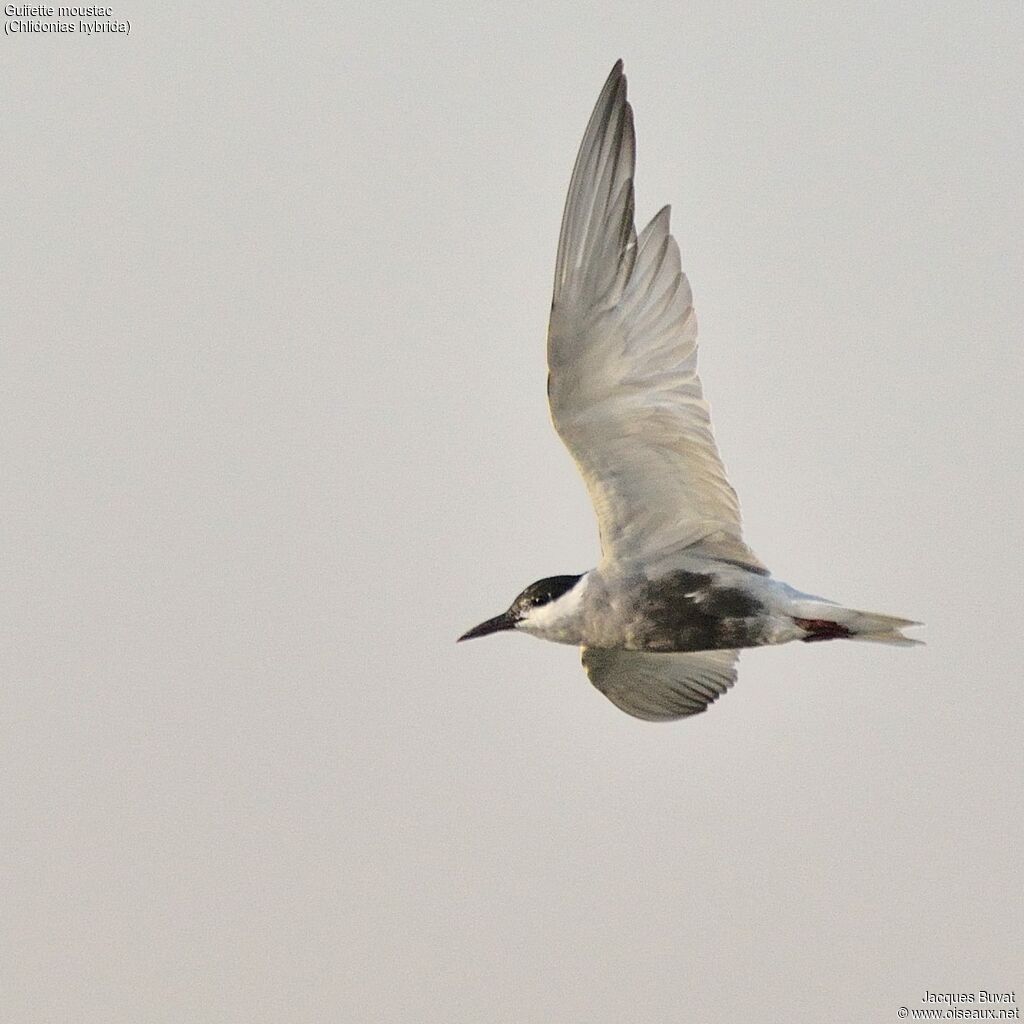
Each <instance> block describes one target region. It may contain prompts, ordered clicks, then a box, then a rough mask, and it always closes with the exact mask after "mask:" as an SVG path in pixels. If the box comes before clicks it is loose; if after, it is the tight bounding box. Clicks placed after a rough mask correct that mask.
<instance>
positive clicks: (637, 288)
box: [548, 61, 765, 572]
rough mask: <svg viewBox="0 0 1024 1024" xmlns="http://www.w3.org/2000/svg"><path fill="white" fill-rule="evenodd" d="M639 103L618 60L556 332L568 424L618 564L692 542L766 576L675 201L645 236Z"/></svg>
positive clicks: (583, 187)
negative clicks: (709, 376) (724, 434)
mask: <svg viewBox="0 0 1024 1024" xmlns="http://www.w3.org/2000/svg"><path fill="white" fill-rule="evenodd" d="M634 162H635V137H634V134H633V111H632V108H631V107H630V105H629V103H628V102H627V101H626V79H625V76H624V75H623V73H622V61H619V62H618V63H617V64H616V65H615V67H614V68H613V69H612V73H611V74H610V75H609V76H608V81H607V82H606V83H605V86H604V89H603V90H602V92H601V96H600V98H599V99H598V101H597V106H596V107H595V108H594V113H593V114H592V115H591V118H590V123H589V124H588V125H587V131H586V134H585V135H584V136H583V142H582V144H581V145H580V151H579V155H578V156H577V158H576V166H575V167H574V169H573V173H572V180H571V182H570V183H569V196H568V199H567V200H566V204H565V212H564V214H563V215H562V230H561V235H560V237H559V241H558V259H557V262H556V267H555V289H554V299H553V302H552V307H551V323H550V327H549V331H548V367H549V370H550V376H549V378H548V397H549V401H550V404H551V416H552V419H553V420H554V424H555V429H556V430H557V431H558V433H559V436H560V437H561V438H562V440H563V441H564V442H565V445H566V447H567V448H568V449H569V452H570V453H571V454H572V456H573V458H574V459H575V460H576V463H577V465H578V466H579V468H580V472H581V473H582V474H583V479H584V481H585V482H586V485H587V489H588V490H589V492H590V498H591V501H592V502H593V504H594V509H595V511H596V513H597V519H598V525H599V528H600V532H601V546H602V549H603V552H604V556H605V558H606V559H611V560H628V559H631V558H636V557H638V556H640V557H645V556H646V558H648V559H649V558H651V557H653V556H655V555H658V554H666V555H668V554H671V553H673V552H674V551H677V550H681V549H683V548H687V547H691V546H694V545H696V546H699V547H700V548H701V549H702V550H703V551H704V552H705V553H707V554H709V555H713V556H716V557H720V558H727V559H729V560H732V561H736V562H739V563H741V564H743V565H747V566H749V567H750V568H752V569H755V570H758V571H762V572H763V571H765V569H764V566H763V565H762V564H761V563H760V562H759V561H758V559H757V557H756V556H755V555H754V554H753V552H752V551H751V550H750V549H749V548H748V547H747V546H746V545H745V544H744V543H743V540H742V537H741V531H740V512H739V504H738V502H737V500H736V493H735V491H733V489H732V487H731V486H730V485H729V481H728V480H727V479H726V476H725V469H724V467H723V466H722V461H721V459H720V457H719V455H718V449H717V447H716V446H715V439H714V436H713V435H712V433H711V419H710V415H709V410H708V404H707V402H705V401H704V397H703V392H702V390H701V383H700V378H699V377H698V376H697V321H696V318H695V316H694V312H693V306H692V303H691V294H690V286H689V283H688V282H687V280H686V277H685V275H684V274H683V273H682V271H681V269H680V264H679V248H678V246H677V245H676V243H675V240H674V239H673V238H672V235H671V234H670V233H669V208H668V207H667V206H666V207H665V208H664V209H662V210H661V211H660V212H659V213H658V214H657V215H656V216H655V217H654V219H653V220H652V221H651V222H650V224H648V225H647V227H646V228H644V230H643V231H642V232H641V234H640V237H639V238H637V235H636V228H635V226H634V223H633V169H634Z"/></svg>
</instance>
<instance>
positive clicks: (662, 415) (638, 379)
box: [459, 60, 919, 721]
mask: <svg viewBox="0 0 1024 1024" xmlns="http://www.w3.org/2000/svg"><path fill="white" fill-rule="evenodd" d="M635 150H636V140H635V136H634V132H633V110H632V107H631V106H630V105H629V103H628V102H627V100H626V77H625V75H624V74H623V71H622V61H621V60H620V61H618V62H617V63H616V65H615V67H614V68H612V71H611V74H610V75H609V76H608V80H607V81H606V82H605V85H604V88H603V89H602V90H601V95H600V96H599V97H598V100H597V105H596V106H595V107H594V112H593V114H592V115H591V118H590V122H589V124H588V125H587V130H586V132H585V134H584V136H583V142H582V143H581V144H580V150H579V154H578V156H577V157H576V165H575V167H574V168H573V172H572V179H571V180H570V182H569V195H568V198H567V199H566V203H565V212H564V213H563V214H562V230H561V233H560V235H559V239H558V256H557V258H556V262H555V287H554V297H553V300H552V304H551V322H550V325H549V328H548V369H549V375H548V400H549V403H550V406H551V418H552V420H553V421H554V425H555V429H556V430H557V431H558V434H559V436H560V437H561V439H562V441H563V442H564V443H565V445H566V447H567V448H568V449H569V452H570V454H571V455H572V457H573V458H574V459H575V461H576V464H577V466H578V467H579V470H580V473H581V474H582V476H583V479H584V481H585V483H586V485H587V490H588V492H589V493H590V499H591V501H592V502H593V505H594V510H595V512H596V513H597V520H598V526H599V530H600V536H601V561H600V563H599V564H598V566H597V567H596V568H595V569H592V570H590V572H585V573H582V574H579V575H566V576H551V577H548V578H547V579H543V580H538V581H537V582H536V583H532V584H531V585H530V586H528V587H527V588H526V589H525V590H524V591H523V592H522V593H521V594H520V595H519V596H518V597H517V598H516V599H515V600H514V601H513V602H512V604H511V606H510V607H509V608H508V610H507V611H504V612H502V613H501V614H500V615H498V616H496V617H494V618H492V619H488V620H487V621H486V622H482V623H480V625H479V626H475V627H474V628H473V629H471V630H469V631H468V632H467V633H465V634H463V636H461V637H459V639H460V640H470V639H472V638H474V637H480V636H486V635H487V634H489V633H496V632H498V631H500V630H519V631H521V632H524V633H529V634H531V635H533V636H537V637H540V638H542V639H545V640H552V641H555V642H556V643H563V644H573V645H575V646H579V647H580V648H581V649H582V655H583V667H584V668H585V669H586V671H587V674H588V676H589V677H590V681H591V682H592V683H593V684H594V686H596V687H597V689H598V690H600V691H601V692H602V693H603V694H604V695H605V696H606V697H607V698H608V699H609V700H611V701H612V702H613V703H614V704H616V705H617V706H618V707H620V708H621V709H622V710H623V711H625V712H627V713H628V714H630V715H634V716H635V717H637V718H642V719H647V720H651V721H662V720H668V719H674V718H682V717H685V716H687V715H693V714H697V713H698V712H701V711H704V710H705V709H706V708H707V707H708V706H709V705H710V704H711V703H712V702H713V701H715V700H716V699H717V698H718V697H720V696H721V695H722V694H723V693H725V691H726V690H727V689H728V688H729V687H730V686H732V684H733V683H734V682H735V680H736V662H737V659H738V657H739V655H738V651H739V649H740V648H743V647H760V646H762V645H765V644H782V643H788V642H789V641H790V640H802V641H804V642H811V641H819V640H835V639H840V638H842V639H851V640H871V641H876V642H879V643H888V644H902V645H910V644H915V643H918V642H919V641H916V640H913V639H911V638H909V637H907V636H905V635H904V634H903V632H902V628H903V627H905V626H915V625H919V623H916V622H912V621H911V620H909V619H899V618H895V617H893V616H889V615H876V614H873V613H869V612H861V611H855V610H853V609H852V608H845V607H843V606H842V605H839V604H836V603H834V602H832V601H826V600H824V599H823V598H819V597H813V596H812V595H810V594H804V593H801V592H800V591H799V590H796V589H794V588H793V587H791V586H789V585H788V584H786V583H783V582H782V581H781V580H776V579H774V578H773V577H772V576H771V574H770V573H769V571H768V569H767V568H765V566H764V565H763V564H762V563H761V561H760V560H759V559H758V557H757V556H756V555H755V554H754V553H753V551H751V550H750V548H749V547H747V545H746V544H745V543H744V541H743V536H742V531H741V528H740V510H739V504H738V502H737V500H736V492H735V491H734V490H733V489H732V487H731V486H730V484H729V481H728V480H727V479H726V475H725V469H724V467H723V466H722V460H721V458H720V456H719V454H718V448H717V446H716V445H715V439H714V436H713V434H712V432H711V419H710V415H709V410H708V404H707V402H706V401H705V400H704V396H703V391H702V388H701V382H700V378H699V377H698V375H697V321H696V319H695V316H694V311H693V304H692V296H691V293H690V285H689V283H688V282H687V280H686V275H685V274H683V272H682V270H681V268H680V263H679V248H678V246H677V245H676V242H675V239H674V238H673V237H672V235H671V233H670V231H669V207H667V206H666V207H664V208H663V209H662V210H660V211H659V212H658V213H657V214H655V216H654V219H653V220H652V221H651V222H650V223H649V224H648V225H647V227H645V228H644V229H643V230H642V231H641V232H640V233H639V235H638V234H637V231H636V226H635V224H634V222H633V171H634V164H635V156H636V152H635Z"/></svg>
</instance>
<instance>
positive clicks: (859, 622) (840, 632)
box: [790, 601, 923, 647]
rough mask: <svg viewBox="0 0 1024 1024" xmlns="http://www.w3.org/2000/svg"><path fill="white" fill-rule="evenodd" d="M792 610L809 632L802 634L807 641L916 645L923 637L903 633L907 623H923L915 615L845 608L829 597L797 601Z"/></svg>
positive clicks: (799, 622)
mask: <svg viewBox="0 0 1024 1024" xmlns="http://www.w3.org/2000/svg"><path fill="white" fill-rule="evenodd" d="M790 614H791V615H792V616H793V621H794V622H795V623H796V624H797V625H798V626H799V627H800V628H801V629H802V630H804V632H805V633H806V635H805V636H802V637H800V639H801V640H803V641H804V642H805V643H810V642H812V641H814V640H839V639H843V640H869V641H871V642H872V643H876V644H894V645H897V646H900V647H915V646H917V645H919V644H921V643H923V641H922V640H914V639H913V638H912V637H909V636H904V634H903V630H904V629H905V628H906V627H908V626H920V625H921V623H920V622H914V621H913V619H900V618H897V617H896V616H895V615H878V614H876V613H875V612H860V611H857V610H856V609H854V608H844V607H843V606H842V605H839V604H832V603H831V602H830V601H794V602H793V605H792V607H791V611H790Z"/></svg>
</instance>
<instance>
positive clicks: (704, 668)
mask: <svg viewBox="0 0 1024 1024" xmlns="http://www.w3.org/2000/svg"><path fill="white" fill-rule="evenodd" d="M738 659H739V655H738V654H737V653H736V651H694V652H692V653H691V652H687V653H685V654H649V653H647V652H645V651H620V650H606V649H604V648H598V647H584V648H583V667H584V668H585V669H586V670H587V675H588V676H590V681H591V682H592V683H593V684H594V685H595V686H596V687H597V688H598V689H599V690H600V691H601V692H602V693H603V694H604V695H605V696H606V697H607V698H608V699H609V700H610V701H611V702H612V703H613V704H615V705H616V706H617V707H620V708H622V710H623V711H625V712H626V714H627V715H632V716H633V717H634V718H643V719H645V720H646V721H648V722H667V721H669V720H671V719H673V718H685V717H686V716H687V715H697V714H700V712H702V711H706V710H707V708H708V705H710V704H711V703H712V702H713V701H716V700H718V698H719V697H721V696H722V694H723V693H725V691H726V690H728V689H729V687H730V686H732V684H733V683H734V682H736V662H737V660H738Z"/></svg>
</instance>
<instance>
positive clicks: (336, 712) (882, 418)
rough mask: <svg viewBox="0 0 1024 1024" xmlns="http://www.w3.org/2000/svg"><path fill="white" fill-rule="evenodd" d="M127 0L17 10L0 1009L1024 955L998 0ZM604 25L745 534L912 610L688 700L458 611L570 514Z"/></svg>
mask: <svg viewBox="0 0 1024 1024" xmlns="http://www.w3.org/2000/svg"><path fill="white" fill-rule="evenodd" d="M115 16H124V17H127V18H129V19H130V20H131V23H132V31H131V34H130V35H129V36H128V37H127V38H125V37H123V36H120V37H119V36H107V37H98V38H85V37H80V36H75V37H64V38H54V37H42V36H34V37H27V36H22V37H5V38H4V40H3V41H2V44H0V45H2V60H0V85H2V95H3V113H2V123H3V143H2V146H0V172H2V173H0V209H2V211H3V213H2V225H3V227H2V238H3V243H2V244H3V252H4V259H3V265H4V272H3V274H2V275H0V524H2V533H0V544H2V553H0V573H2V586H0V678H2V689H0V821H2V822H3V827H2V835H3V838H2V840H0V876H2V878H3V888H4V891H5V894H6V895H5V897H4V901H3V902H4V910H3V913H2V915H0V929H2V934H0V949H2V950H3V953H2V955H0V1018H2V1019H3V1020H5V1021H7V1020H9V1021H17V1022H19V1024H35V1022H47V1024H49V1022H56V1021H69V1022H70V1021H73V1022H76V1024H77V1022H97V1024H99V1022H103V1024H110V1022H114V1021H116V1022H132V1024H136V1022H175V1024H177V1022H181V1021H201V1022H211V1024H213V1022H218V1024H220V1022H246V1024H249V1022H262V1021H266V1022H279V1021H288V1022H307V1021H308V1022H320V1021H325V1022H326V1021H332V1022H333V1021H379V1022H412V1021H415V1022H417V1024H426V1022H467V1024H468V1022H474V1024H475V1022H482V1021H495V1022H497V1021H502V1022H515V1024H519V1022H530V1024H533V1022H537V1024H542V1022H588V1024H612V1022H620V1021H642V1022H655V1021H658V1022H660V1021H701V1022H711V1024H718V1022H722V1024H726V1022H735V1021H758V1022H761V1021H786V1022H812V1021H814V1022H817V1021H821V1020H825V1019H827V1020H830V1021H837V1022H849V1024H864V1022H869V1021H890V1020H895V1019H896V1016H895V1015H896V1011H897V1008H898V1007H900V1006H901V1005H908V1006H911V1007H913V1006H917V1005H920V1003H919V1000H920V998H921V996H922V994H923V993H924V991H925V990H926V989H930V990H932V991H940V992H977V991H978V990H979V989H980V988H986V989H989V990H1015V991H1016V992H1017V996H1018V999H1024V971H1022V967H1021V964H1022V959H1021V955H1020V954H1021V950H1022V948H1024V913H1022V911H1024V907H1022V899H1021V894H1022V881H1024V878H1022V869H1021V857H1020V850H1021V843H1022V839H1024V836H1022V831H1024V829H1022V821H1024V808H1022V797H1021V793H1022V779H1024V771H1022V769H1024V754H1022V751H1024V743H1022V741H1021V731H1022V730H1021V723H1022V710H1024V707H1022V691H1021V665H1022V654H1024V650H1022V647H1024V645H1022V641H1021V625H1020V606H1021V596H1022V593H1021V589H1022V588H1021V579H1022V570H1024V565H1022V561H1024V559H1022V555H1021V550H1022V541H1024V536H1022V532H1024V531H1022V528H1021V524H1020V504H1021V498H1022V473H1021V441H1022V425H1024V419H1022V413H1021V398H1020V395H1021V382H1022V371H1024V361H1022V358H1021V335H1022V329H1024V317H1022V304H1021V299H1020V292H1021V281H1022V276H1024V275H1022V271H1024V266H1022V262H1024V261H1022V247H1021V237H1022V234H1024V217H1022V204H1021V184H1020V183H1021V162H1022V156H1024V147H1022V137H1021V129H1020V125H1021V89H1022V85H1024V82H1022V78H1024V75H1022V63H1021V52H1022V45H1024V14H1022V12H1021V8H1020V5H1019V4H1016V3H1013V4H1010V3H995V4H987V5H979V4H970V5H963V4H940V5H936V4H923V3H922V4H875V3H872V4H866V5H839V4H835V3H826V4H820V5H811V4H798V3H782V4H776V5H769V6H763V5H752V4H741V3H717V2H716V3H711V2H702V3H686V4H679V3H663V4H657V3H643V2H642V3H637V4H633V5H627V6H623V5H613V4H609V3H591V4H576V5H573V6H572V7H571V8H570V7H569V6H567V5H563V6H561V7H557V8H555V7H551V6H549V5H539V4H525V5H523V4H521V5H516V4H508V5H490V6H487V5H481V4H479V3H475V2H474V3H455V4H448V5H446V6H445V8H444V9H443V10H442V9H441V8H439V7H438V5H436V4H408V3H407V4H398V5H390V6H389V5H360V6H353V5H351V4H342V5H340V6H336V5H328V4H322V5H304V6H301V7H299V6H294V5H270V6H260V7H249V8H238V7H229V6H227V5H213V6H210V5H205V4H202V5H201V4H170V5H156V4H152V3H138V2H132V3H130V4H128V5H126V6H123V7H120V6H119V7H116V8H115ZM619 56H622V57H624V58H625V61H626V71H627V74H628V75H629V78H630V94H631V99H632V102H633V104H634V107H635V110H636V119H637V132H638V177H637V209H638V218H639V219H641V220H646V218H648V217H649V216H650V215H652V214H653V213H654V212H655V210H656V209H657V208H658V207H659V206H660V205H661V204H662V203H665V202H671V203H672V204H673V207H674V224H675V230H676V234H677V236H678V238H679V241H680V245H681V248H682V252H683V260H684V266H685V267H686V268H687V270H688V272H689V276H690V280H691V283H692V285H693V290H694V294H695V301H696V305H697V311H698V316H699V318H700V323H701V340H702V349H701V367H702V373H703V377H704V382H705V387H706V390H707V393H708V397H709V398H710V400H711V402H712V405H713V409H714V415H715V424H716V432H717V436H718V440H719V444H720V446H721V448H722V451H723V455H724V457H725V460H726V463H727V465H728V466H729V469H730V473H731V476H732V480H733V483H734V484H735V486H736V488H737V490H738V492H739V495H740V498H741V500H742V502H743V507H744V513H745V523H746V530H747V537H748V540H749V542H750V544H751V545H752V547H753V548H754V550H755V551H757V552H758V554H759V555H760V556H761V557H762V558H763V559H764V560H765V561H766V562H767V564H768V565H769V566H771V567H772V569H773V571H774V572H775V573H776V574H777V575H778V576H780V577H781V578H783V579H786V580H788V581H789V582H791V583H793V584H795V585H797V586H799V587H801V588H802V589H805V590H809V591H811V592H815V593H822V594H824V595H826V596H828V597H831V598H834V599H836V600H840V601H843V602H844V603H847V604H850V605H853V606H854V607H860V608H865V609H869V610H872V611H880V612H891V613H893V614H901V615H907V616H909V617H912V618H919V619H922V620H924V621H925V622H927V624H928V628H927V630H926V632H925V634H924V635H925V636H926V638H927V640H928V646H927V647H925V648H919V649H915V650H898V649H891V648H886V647H876V646H871V645H864V644H841V643H835V644H824V645H813V646H806V645H791V646H789V647H785V648H780V649H774V650H772V649H769V650H759V651H752V652H749V653H747V654H746V655H744V657H743V659H742V664H741V675H740V681H739V683H738V685H737V686H736V688H735V689H734V690H733V691H732V692H731V693H730V694H729V695H728V696H727V697H726V698H724V699H723V700H722V701H720V702H719V703H718V704H717V705H716V706H715V707H714V708H713V709H712V710H711V711H710V712H709V713H708V714H706V715H703V716H700V717H699V718H696V719H693V720H690V721H683V722H680V723H676V724H672V725H662V726H657V725H651V724H647V723H642V722H637V721H634V720H632V719H630V718H628V717H626V716H625V715H623V714H621V713H620V712H618V711H617V710H616V709H615V708H614V707H613V706H612V705H611V704H610V703H608V702H607V701H606V700H605V699H604V698H603V697H601V696H600V695H599V694H598V693H597V692H596V691H595V690H593V689H592V688H591V686H590V684H589V683H588V682H587V681H586V678H585V676H584V675H583V673H582V671H581V669H580V668H579V665H578V656H577V654H576V652H575V651H574V650H572V649H570V648H562V647H556V646H553V645H545V644H540V643H538V642H536V641H532V640H530V639H528V638H523V637H497V638H494V639H492V640H489V641H479V642H477V643H474V644H469V645H465V646H459V647H456V645H455V644H454V642H453V641H454V638H455V637H456V636H457V635H458V634H459V633H460V632H462V631H463V630H464V629H466V628H467V627H468V626H470V625H472V624H474V623H475V622H477V621H479V620H480V619H482V618H484V617H486V616H489V615H492V614H495V613H497V612H498V611H500V610H501V609H503V608H504V607H505V606H506V605H507V603H508V602H509V600H510V599H511V598H512V597H513V596H514V595H515V594H516V593H517V592H518V590H519V589H520V588H521V587H522V586H524V585H525V584H527V583H529V582H531V581H532V580H534V579H536V578H538V577H541V576H545V575H551V574H555V573H563V572H579V571H582V570H584V569H586V568H588V567H590V566H591V565H592V564H593V563H594V562H595V560H596V558H597V552H598V548H597V538H596V530H595V527H594V523H593V519H592V514H591V511H590V508H589V506H588V503H587V499H586V494H585V492H584V489H583V486H582V484H581V482H580V481H579V480H578V478H577V477H576V475H575V472H574V468H573V465H572V462H571V460H570V459H569V456H568V455H567V454H566V452H565V451H564V450H563V449H562V447H561V445H560V443H559V441H558V440H557V438H556V437H555V435H554V432H553V431H552V429H551V427H550V424H549V422H548V418H547V409H546V404H545V394H544V377H545V365H544V335H545V329H546V319H547V310H548V305H549V302H550V284H551V274H552V268H553V264H554V254H555V243H556V240H557V232H558V223H559V217H560V214H561V208H562V203H563V199H564V194H565V188H566V185H567V182H568V178H569V172H570V169H571V166H572V161H573V158H574V156H575V151H576V146H577V144H578V142H579V139H580V136H581V135H582V132H583V128H584V126H585V123H586V119H587V117H588V115H589V113H590V109H591V106H592V104H593V102H594V100H595V98H596V96H597V92H598V90H599V88H600V86H601V83H602V81H603V80H604V77H605V75H606V74H607V72H608V70H609V68H610V67H611V64H612V63H613V61H614V60H615V58H617V57H619Z"/></svg>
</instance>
